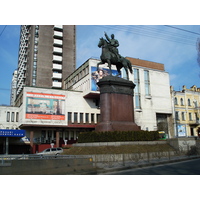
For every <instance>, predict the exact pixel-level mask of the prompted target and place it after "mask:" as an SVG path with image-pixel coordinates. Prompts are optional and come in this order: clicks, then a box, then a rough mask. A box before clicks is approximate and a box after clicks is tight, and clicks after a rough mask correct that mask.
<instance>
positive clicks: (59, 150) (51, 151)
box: [37, 147, 63, 156]
mask: <svg viewBox="0 0 200 200" xmlns="http://www.w3.org/2000/svg"><path fill="white" fill-rule="evenodd" d="M61 153H63V149H62V148H61V147H57V148H48V149H45V150H43V151H42V152H40V153H37V155H56V156H57V155H59V154H61Z"/></svg>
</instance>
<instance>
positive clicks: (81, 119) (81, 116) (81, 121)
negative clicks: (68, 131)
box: [80, 113, 83, 124]
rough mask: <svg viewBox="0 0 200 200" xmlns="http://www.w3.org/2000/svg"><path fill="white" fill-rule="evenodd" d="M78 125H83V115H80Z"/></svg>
mask: <svg viewBox="0 0 200 200" xmlns="http://www.w3.org/2000/svg"><path fill="white" fill-rule="evenodd" d="M80 123H81V124H82V123H83V113H80Z"/></svg>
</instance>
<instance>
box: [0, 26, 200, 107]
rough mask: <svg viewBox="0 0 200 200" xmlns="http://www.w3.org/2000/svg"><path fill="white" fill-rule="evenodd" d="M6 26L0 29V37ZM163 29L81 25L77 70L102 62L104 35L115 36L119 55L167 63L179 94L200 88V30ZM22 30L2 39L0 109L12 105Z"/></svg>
mask: <svg viewBox="0 0 200 200" xmlns="http://www.w3.org/2000/svg"><path fill="white" fill-rule="evenodd" d="M4 27H5V25H0V34H1V32H2V31H3V29H4ZM173 27H175V28H172V27H167V26H163V25H152V26H150V25H143V26H139V25H134V26H127V25H121V26H119V25H113V26H108V25H79V26H77V67H79V66H80V65H81V64H83V63H84V62H85V61H86V60H87V59H88V58H91V57H93V58H99V57H100V54H101V49H100V48H98V47H97V44H98V41H99V38H100V37H104V31H105V32H107V34H108V35H111V34H112V33H114V34H115V38H116V39H117V40H118V41H119V43H120V46H119V47H118V49H119V53H120V54H121V55H122V56H129V57H134V58H139V59H143V60H149V61H153V62H158V63H163V64H164V65H165V70H166V71H167V72H168V73H169V75H170V84H171V85H173V86H174V88H175V90H179V89H181V88H182V86H183V85H186V86H187V88H189V87H191V86H192V85H197V87H200V84H199V81H200V77H199V74H200V66H199V65H198V63H197V50H196V40H197V38H199V37H200V35H197V34H193V33H189V32H186V31H181V30H179V29H176V28H181V29H184V30H187V31H191V32H195V33H198V34H200V26H198V25H189V26H185V25H182V26H176V25H173ZM19 34H20V26H18V25H14V26H12V25H8V26H7V27H6V28H5V30H4V31H3V33H2V34H1V36H0V105H1V104H8V105H9V103H10V85H11V80H12V73H13V71H14V70H15V69H16V68H17V60H18V48H19Z"/></svg>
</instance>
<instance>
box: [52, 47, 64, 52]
mask: <svg viewBox="0 0 200 200" xmlns="http://www.w3.org/2000/svg"><path fill="white" fill-rule="evenodd" d="M53 52H54V53H62V48H59V47H53Z"/></svg>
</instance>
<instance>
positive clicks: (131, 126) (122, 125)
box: [95, 121, 141, 132]
mask: <svg viewBox="0 0 200 200" xmlns="http://www.w3.org/2000/svg"><path fill="white" fill-rule="evenodd" d="M95 130H96V131H98V132H105V131H140V130H141V129H140V127H139V126H138V125H137V124H135V123H134V122H118V121H107V122H100V123H99V124H98V125H97V126H96V128H95Z"/></svg>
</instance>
